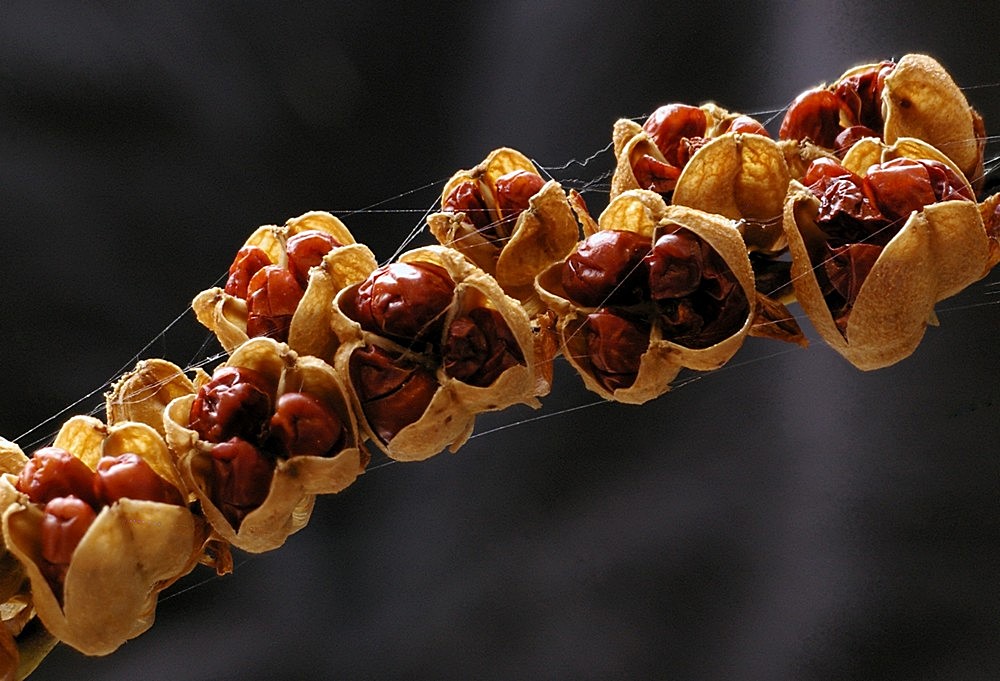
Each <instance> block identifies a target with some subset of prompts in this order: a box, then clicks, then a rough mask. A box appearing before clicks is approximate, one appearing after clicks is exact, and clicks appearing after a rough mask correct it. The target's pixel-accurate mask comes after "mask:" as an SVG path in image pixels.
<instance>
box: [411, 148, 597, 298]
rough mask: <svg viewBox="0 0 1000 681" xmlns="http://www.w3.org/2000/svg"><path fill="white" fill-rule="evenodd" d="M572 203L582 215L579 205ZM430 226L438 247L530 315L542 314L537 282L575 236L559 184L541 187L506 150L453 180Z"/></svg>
mask: <svg viewBox="0 0 1000 681" xmlns="http://www.w3.org/2000/svg"><path fill="white" fill-rule="evenodd" d="M574 200H575V201H576V204H575V206H574V208H579V205H580V203H581V202H582V198H581V197H580V196H579V194H577V195H576V197H574ZM427 224H428V227H429V228H430V231H431V234H433V235H434V237H435V238H436V239H437V240H438V242H439V243H440V244H442V245H444V246H448V247H450V248H454V249H456V250H458V251H459V252H461V253H462V254H463V255H465V256H466V257H468V258H469V259H470V260H472V262H474V263H475V264H476V265H477V266H478V267H479V268H480V269H481V270H483V271H484V272H486V273H487V274H490V275H492V276H493V277H494V278H495V279H496V280H497V282H498V283H499V284H500V286H501V288H502V289H503V290H504V292H505V293H507V294H508V295H510V296H512V297H513V298H515V299H517V300H519V301H520V302H521V303H522V304H523V305H525V306H526V307H527V308H528V310H529V314H532V315H533V314H534V313H536V312H539V311H540V310H539V309H538V307H537V302H536V300H535V298H534V287H533V285H532V282H533V281H534V279H535V275H536V274H538V272H540V271H541V270H542V269H544V268H545V267H546V266H548V265H549V264H551V263H553V262H555V261H556V260H559V259H561V258H562V257H564V256H565V255H566V254H567V253H568V252H569V251H570V250H571V249H572V248H573V246H574V244H576V242H577V239H578V238H579V233H580V227H579V225H578V224H577V221H576V217H575V216H574V210H573V209H571V207H570V203H569V201H568V199H567V196H566V193H565V192H564V191H563V189H562V187H561V186H560V184H559V183H558V182H556V181H555V180H548V181H545V180H544V179H543V178H542V176H541V174H540V173H539V172H538V170H537V169H536V168H535V165H534V164H533V163H532V162H531V161H530V160H529V159H528V158H527V157H526V156H524V155H523V154H521V153H520V152H518V151H516V150H514V149H509V148H506V147H503V148H500V149H495V150H493V151H492V152H490V154H489V155H488V156H487V157H486V158H485V159H484V160H483V161H482V162H481V163H480V164H479V165H477V166H476V167H475V168H472V169H471V170H461V171H459V172H457V173H455V175H453V176H452V177H451V179H450V180H448V182H447V183H446V184H445V186H444V189H443V190H442V192H441V210H440V212H437V213H434V214H433V215H431V216H429V217H428V218H427Z"/></svg>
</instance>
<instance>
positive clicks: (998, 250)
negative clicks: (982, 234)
mask: <svg viewBox="0 0 1000 681" xmlns="http://www.w3.org/2000/svg"><path fill="white" fill-rule="evenodd" d="M979 214H980V216H981V217H982V218H983V227H985V229H986V236H987V237H988V238H989V240H990V255H989V258H988V259H987V262H986V267H987V268H988V269H993V268H994V267H996V265H997V263H1000V193H997V194H993V195H991V196H988V197H986V199H984V200H983V202H982V203H980V204H979Z"/></svg>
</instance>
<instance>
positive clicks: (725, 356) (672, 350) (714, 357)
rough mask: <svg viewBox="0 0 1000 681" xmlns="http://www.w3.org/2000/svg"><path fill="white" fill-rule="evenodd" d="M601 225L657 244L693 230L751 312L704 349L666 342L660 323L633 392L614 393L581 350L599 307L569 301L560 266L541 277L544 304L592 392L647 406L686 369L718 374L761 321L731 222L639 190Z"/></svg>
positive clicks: (614, 204)
mask: <svg viewBox="0 0 1000 681" xmlns="http://www.w3.org/2000/svg"><path fill="white" fill-rule="evenodd" d="M598 223H599V225H600V228H601V229H602V230H608V229H613V230H623V231H632V232H636V233H639V234H643V235H645V236H648V237H650V239H651V240H653V241H655V239H656V237H658V236H659V234H660V232H662V231H664V230H666V229H672V228H675V227H684V228H686V229H688V230H689V231H691V232H692V233H693V234H695V235H697V236H698V237H700V238H701V239H702V240H703V241H704V242H706V243H707V244H708V245H709V246H711V247H712V248H713V249H714V250H715V251H716V252H717V253H718V254H719V255H720V256H721V257H722V259H723V260H724V261H725V262H726V264H727V265H728V266H729V267H730V269H731V270H732V272H733V274H734V275H735V276H736V279H737V281H738V282H739V285H740V287H741V288H742V289H743V292H744V294H745V295H746V297H747V300H748V308H749V312H748V314H747V317H746V319H745V320H744V323H743V325H742V326H741V327H740V328H739V329H738V330H737V331H735V332H734V333H733V334H732V335H730V336H729V337H727V338H725V339H723V340H722V341H720V342H718V343H716V344H714V345H711V346H709V347H706V348H699V349H694V348H688V347H685V346H683V345H679V344H677V343H674V342H672V341H670V340H668V339H665V338H663V337H662V332H661V331H660V326H659V324H658V323H654V324H653V327H652V331H651V334H650V342H649V347H648V348H647V350H646V352H645V353H644V354H643V355H642V358H641V360H640V363H639V372H638V375H637V377H636V379H635V382H634V383H633V384H632V385H631V386H629V387H628V388H619V389H617V390H614V391H609V390H608V389H607V388H605V387H604V386H603V385H602V384H601V383H600V381H598V380H597V379H596V378H595V377H594V375H593V374H592V373H591V371H590V370H589V369H588V367H587V364H586V363H585V362H584V361H581V359H580V357H581V356H582V355H583V354H584V352H585V351H584V350H583V349H582V340H581V337H580V334H579V333H578V330H579V328H580V327H581V325H582V324H583V321H584V320H585V318H586V316H587V314H588V313H590V312H593V311H594V309H595V308H583V307H578V306H577V305H576V304H575V303H573V302H572V301H571V300H570V299H569V298H568V296H567V295H566V293H565V291H564V290H563V288H562V284H561V281H560V273H561V268H562V266H563V262H564V261H561V262H559V263H556V264H554V265H552V266H551V267H549V268H548V269H546V270H545V271H544V272H542V273H541V274H540V275H539V276H538V278H537V279H536V282H535V285H536V286H537V287H538V289H539V294H540V296H541V297H542V299H543V300H544V301H545V302H546V303H547V304H548V305H549V306H550V307H551V309H552V310H553V311H555V312H556V314H557V315H558V316H559V321H558V324H557V328H558V331H559V335H560V346H561V351H562V354H563V355H564V356H565V357H566V360H567V361H568V362H569V363H570V364H571V365H572V366H573V367H574V368H575V369H576V370H577V372H578V373H579V374H580V376H581V378H582V379H583V382H584V385H586V387H587V388H588V389H589V390H591V391H593V392H595V393H597V394H598V395H600V396H602V397H604V398H605V399H609V400H614V401H617V402H626V403H630V404H642V403H644V402H647V401H649V400H651V399H653V398H655V397H658V396H660V395H662V394H663V393H665V392H667V391H668V390H669V389H670V382H671V381H672V380H673V379H674V378H675V377H676V376H677V374H678V373H679V372H680V370H681V369H683V368H688V369H694V370H698V371H709V370H712V369H717V368H719V367H720V366H722V365H723V364H725V363H726V362H727V361H728V360H729V359H730V358H731V357H732V356H733V355H734V354H736V352H737V350H739V348H740V347H741V346H742V344H743V341H744V339H745V338H746V336H747V335H748V334H749V332H750V328H751V326H752V323H753V320H754V319H755V316H756V311H757V302H756V292H755V291H754V279H753V270H752V269H751V266H750V259H749V257H748V255H747V251H746V247H745V245H744V243H743V239H742V237H741V236H740V233H739V232H738V231H737V229H736V226H735V224H734V223H733V222H732V221H731V220H728V219H726V218H724V217H722V216H720V215H715V214H711V213H705V212H703V211H699V210H696V209H694V208H689V207H686V206H668V205H667V204H666V202H665V201H664V200H663V197H661V196H660V195H659V194H657V193H656V192H653V191H649V190H643V189H636V190H629V191H627V192H625V193H623V194H620V195H618V196H617V197H616V198H615V199H613V200H612V201H611V203H609V204H608V207H607V209H606V210H605V211H604V212H603V213H602V214H601V216H600V218H599V221H598Z"/></svg>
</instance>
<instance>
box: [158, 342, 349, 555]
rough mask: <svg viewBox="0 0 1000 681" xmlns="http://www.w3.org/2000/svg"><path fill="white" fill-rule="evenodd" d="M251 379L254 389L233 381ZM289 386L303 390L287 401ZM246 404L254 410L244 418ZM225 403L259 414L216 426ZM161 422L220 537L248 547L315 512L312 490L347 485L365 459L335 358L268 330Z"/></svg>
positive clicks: (264, 544)
mask: <svg viewBox="0 0 1000 681" xmlns="http://www.w3.org/2000/svg"><path fill="white" fill-rule="evenodd" d="M178 371H179V369H178ZM248 384H249V386H250V389H249V390H240V389H233V388H234V387H238V386H239V385H248ZM259 391H265V392H266V405H267V408H266V410H264V412H259V413H258V410H255V409H251V408H250V407H247V402H246V401H245V399H244V398H245V396H246V395H247V394H248V393H249V394H251V395H257V394H258V393H259ZM292 394H295V395H297V396H298V398H299V399H298V400H293V402H295V403H294V404H291V405H290V406H288V405H287V403H286V401H285V400H284V399H283V398H285V397H286V396H288V395H292ZM254 404H257V402H254ZM245 409H247V410H249V411H248V412H247V413H249V412H253V413H254V414H255V415H254V416H252V417H249V416H248V417H247V419H243V417H242V416H239V414H240V413H241V411H242V410H245ZM224 413H229V414H237V418H240V419H243V420H244V421H246V420H248V419H249V420H256V422H255V423H254V424H250V425H248V426H247V427H245V428H244V427H240V429H238V430H237V431H229V430H225V429H222V430H214V429H213V428H212V427H211V426H212V425H213V424H215V423H217V421H216V419H224V418H225V419H228V418H230V417H229V416H224V415H223V414H224ZM275 414H277V416H275ZM165 426H166V437H167V442H168V443H169V445H170V448H171V449H172V450H173V451H174V452H175V454H176V456H177V458H178V467H179V469H180V473H181V476H182V478H183V480H184V481H185V483H186V484H187V487H188V489H189V490H191V492H192V493H193V494H194V495H195V497H196V498H197V499H198V501H199V502H200V504H201V508H202V511H203V513H204V514H205V518H206V519H207V520H208V522H209V523H210V524H211V525H212V527H213V528H214V529H215V531H216V532H217V533H218V534H219V536H221V537H222V538H223V539H225V540H226V541H228V542H229V543H231V544H232V545H233V546H236V547H237V548H240V549H243V550H245V551H249V552H252V553H261V552H264V551H269V550H272V549H275V548H277V547H279V546H281V545H282V544H283V543H284V542H285V540H286V539H287V538H288V536H289V535H291V534H292V533H294V532H296V531H298V530H300V529H302V528H303V527H304V526H305V525H306V523H307V522H308V521H309V516H310V514H311V512H312V508H313V505H314V503H315V498H316V495H318V494H334V493H336V492H339V491H341V490H343V489H344V488H346V487H347V486H348V485H350V484H351V483H353V482H354V481H355V479H357V476H358V475H360V474H361V473H363V472H364V469H365V466H366V465H367V464H368V460H369V456H368V452H367V451H366V450H365V448H364V447H363V446H362V444H361V442H360V434H359V432H358V427H357V422H356V419H355V417H354V412H353V410H352V407H351V404H350V402H349V400H348V398H347V396H346V394H345V391H344V388H343V385H342V383H341V380H340V378H339V376H338V375H337V373H336V372H335V371H334V370H333V368H332V367H331V366H330V365H328V364H327V363H326V362H324V361H322V360H320V359H318V358H316V357H312V356H305V355H299V354H298V353H296V352H295V351H293V350H291V349H290V348H289V347H288V346H287V345H286V344H284V343H278V342H277V341H275V340H273V339H270V338H253V339H250V340H248V341H247V342H246V343H244V344H243V345H241V346H240V347H238V348H237V349H236V350H235V351H233V353H232V355H231V356H230V357H229V359H228V360H227V362H226V363H225V364H223V365H221V366H220V367H219V368H217V369H216V371H215V372H214V374H213V376H212V377H211V379H210V380H208V381H205V382H202V383H201V384H200V385H198V390H197V392H192V393H190V394H188V395H183V396H180V397H177V398H175V399H174V400H173V401H171V402H170V404H169V405H167V408H166V413H165ZM233 432H236V433H237V434H236V435H234V434H233ZM297 437H301V438H302V441H301V442H297V441H296V438H297ZM290 443H292V444H290ZM321 450H322V451H321Z"/></svg>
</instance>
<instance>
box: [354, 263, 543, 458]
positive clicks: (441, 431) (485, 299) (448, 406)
mask: <svg viewBox="0 0 1000 681" xmlns="http://www.w3.org/2000/svg"><path fill="white" fill-rule="evenodd" d="M399 261H400V262H404V263H411V264H413V263H429V264H432V265H437V266H439V267H442V268H443V269H444V270H445V271H446V272H447V273H448V275H449V277H450V278H451V280H452V281H453V282H454V284H455V289H454V294H453V297H452V302H451V304H450V305H449V307H448V311H447V313H446V316H445V319H444V324H443V331H442V335H443V338H442V339H441V342H440V343H434V344H433V345H435V346H439V345H441V343H443V341H444V339H445V338H446V337H447V333H448V328H449V325H450V324H451V322H452V321H453V320H454V319H455V318H456V317H457V316H459V315H461V314H462V313H463V312H467V311H468V310H470V309H472V308H474V307H486V308H489V309H493V310H495V311H497V312H498V313H499V314H500V316H501V317H502V318H503V320H504V322H505V323H506V324H507V326H508V328H509V329H510V331H511V333H512V335H513V336H514V339H515V340H516V342H517V344H518V346H519V350H520V352H521V354H522V356H523V358H524V363H523V364H517V365H515V366H511V367H509V368H507V369H506V370H504V371H503V373H501V374H500V375H499V376H498V377H497V378H496V379H495V380H494V381H493V382H492V383H491V384H490V385H488V386H476V385H471V384H468V383H465V382H463V381H461V380H459V379H457V378H454V377H451V376H449V375H448V374H447V372H446V371H445V369H444V367H443V366H442V365H441V361H440V358H439V357H437V356H436V354H435V353H436V352H437V350H434V349H424V348H408V347H404V346H402V345H400V344H399V343H397V342H394V341H393V340H391V339H386V338H383V337H381V336H379V335H378V334H376V333H373V332H370V331H366V330H363V329H362V328H361V325H360V324H359V323H358V322H357V321H355V320H353V319H351V318H350V317H349V316H348V315H347V314H345V313H344V312H343V310H342V309H341V304H340V302H341V300H342V298H343V296H346V295H353V289H354V288H356V287H352V288H351V289H346V290H345V291H343V292H342V293H341V294H340V295H338V297H337V299H336V301H335V314H334V329H335V331H336V333H337V335H338V337H339V338H340V339H341V341H342V343H343V345H342V346H341V348H340V349H338V352H337V357H336V365H337V368H338V370H339V371H340V372H341V374H342V375H345V376H350V375H351V374H350V361H351V356H352V354H353V353H354V352H355V351H356V350H358V349H359V348H362V347H364V346H366V345H374V346H377V347H380V348H383V349H386V350H388V351H391V352H393V353H394V354H396V355H402V356H405V357H406V358H407V360H412V361H413V362H415V363H417V364H419V365H421V366H424V367H426V368H427V369H429V370H430V371H432V372H433V373H434V374H435V377H436V380H437V383H438V387H437V389H436V391H435V392H434V395H433V397H432V398H431V400H430V402H429V404H428V406H427V408H426V409H425V410H424V412H423V414H422V415H421V416H420V417H419V418H418V419H417V420H416V421H414V422H412V423H410V424H409V425H407V426H405V427H404V428H402V429H401V430H400V431H399V432H398V433H397V434H395V435H394V436H393V437H392V438H391V439H390V440H389V441H388V442H386V441H383V440H382V439H381V438H380V437H379V436H378V435H377V433H376V431H377V428H375V427H373V426H372V424H370V423H369V421H368V417H367V416H366V413H365V409H364V405H363V404H362V400H361V398H360V397H359V396H358V391H357V388H356V387H355V386H353V385H351V388H350V393H351V396H352V399H353V401H354V405H355V410H356V412H357V413H358V415H359V418H360V420H361V424H362V428H363V429H364V430H365V432H366V434H367V435H368V437H369V438H370V439H371V440H372V441H373V442H374V443H375V444H376V446H378V447H379V448H380V449H381V450H382V451H384V452H385V453H386V454H387V455H388V456H390V457H391V458H393V459H397V460H405V461H417V460H422V459H426V458H428V457H431V456H433V455H435V454H438V453H440V452H441V451H443V450H444V449H445V448H448V449H450V450H451V451H453V452H454V451H457V450H458V448H459V447H460V446H461V445H462V444H464V443H465V441H466V440H468V438H469V437H470V436H471V434H472V431H473V428H474V426H475V417H476V414H478V413H480V412H484V411H495V410H499V409H504V408H506V407H509V406H511V405H514V404H526V405H529V406H531V407H535V408H537V407H538V406H540V403H539V402H538V399H537V398H538V396H540V395H543V394H546V393H547V392H548V390H549V388H550V385H551V362H552V355H551V353H549V354H545V353H544V351H542V353H541V354H542V355H544V356H540V355H539V351H538V348H537V347H536V346H537V343H536V339H535V338H534V336H533V332H532V325H531V320H530V319H529V318H528V314H527V313H526V312H525V311H524V309H523V308H522V306H521V305H520V304H518V302H517V301H516V300H514V299H513V298H511V297H510V296H508V295H507V294H505V293H504V292H503V290H502V289H501V288H500V286H499V284H498V283H497V282H496V280H495V279H494V278H493V277H491V276H490V275H488V274H487V273H486V272H484V271H483V270H482V269H480V268H479V267H477V266H476V265H475V264H474V263H473V262H472V261H471V260H470V259H468V258H466V257H465V256H464V255H462V254H461V253H459V252H458V251H457V250H454V249H451V248H447V247H444V246H426V247H422V248H417V249H414V250H411V251H407V252H406V253H403V254H402V255H401V256H400V257H399ZM348 383H350V379H348Z"/></svg>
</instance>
